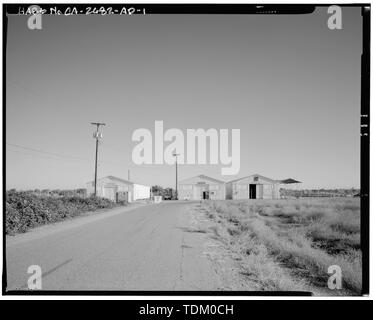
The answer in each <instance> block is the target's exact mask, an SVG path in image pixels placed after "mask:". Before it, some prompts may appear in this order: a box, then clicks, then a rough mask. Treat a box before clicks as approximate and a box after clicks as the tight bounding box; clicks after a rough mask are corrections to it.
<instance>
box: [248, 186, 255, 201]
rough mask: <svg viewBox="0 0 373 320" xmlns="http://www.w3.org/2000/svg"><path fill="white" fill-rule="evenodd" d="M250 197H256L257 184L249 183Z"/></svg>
mask: <svg viewBox="0 0 373 320" xmlns="http://www.w3.org/2000/svg"><path fill="white" fill-rule="evenodd" d="M249 199H256V184H249Z"/></svg>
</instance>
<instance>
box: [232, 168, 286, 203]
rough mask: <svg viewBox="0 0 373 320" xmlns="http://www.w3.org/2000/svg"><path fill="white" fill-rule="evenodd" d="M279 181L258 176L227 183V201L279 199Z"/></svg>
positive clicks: (254, 175)
mask: <svg viewBox="0 0 373 320" xmlns="http://www.w3.org/2000/svg"><path fill="white" fill-rule="evenodd" d="M280 183H281V181H278V180H274V179H270V178H266V177H263V176H261V175H259V174H253V175H251V176H247V177H243V178H240V179H236V180H232V181H230V182H227V184H226V191H227V199H233V200H239V199H280V187H279V186H280Z"/></svg>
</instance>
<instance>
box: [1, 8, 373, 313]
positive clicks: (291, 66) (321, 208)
mask: <svg viewBox="0 0 373 320" xmlns="http://www.w3.org/2000/svg"><path fill="white" fill-rule="evenodd" d="M370 10H371V6H370V4H368V3H363V4H353V3H351V4H338V3H336V4H333V3H331V4H295V3H289V4H272V5H267V4H262V5H261V4H232V5H230V4H187V3H186V4H182V5H181V4H180V5H179V4H176V3H173V4H172V3H170V4H166V3H163V4H140V3H136V4H135V3H133V4H130V3H115V4H109V3H101V4H100V3H91V4H82V3H76V4H73V3H59V4H52V3H49V4H45V3H39V4H37V3H34V4H32V3H29V4H25V3H17V4H16V3H4V4H3V17H2V19H3V22H2V25H3V113H2V114H3V121H2V126H3V138H2V143H3V201H2V205H3V217H2V219H3V230H2V232H3V270H2V272H3V278H2V281H3V282H2V285H3V295H10V296H11V295H25V296H26V295H30V294H31V295H34V294H36V295H38V294H49V295H59V294H69V295H74V294H82V295H90V294H96V295H100V294H102V295H112V294H113V295H143V296H146V295H150V296H152V295H163V294H164V295H166V296H174V295H189V296H190V295H193V296H224V295H236V296H259V295H260V296H262V295H280V296H281V295H284V296H288V295H292V296H299V297H300V296H310V297H359V296H363V295H367V294H369V264H368V262H369V251H368V250H369V114H370V107H369V106H370V105H369V91H370V79H369V78H370V71H369V70H370ZM210 307H211V306H210ZM171 309H172V308H171ZM171 309H170V310H167V309H164V312H165V314H164V315H165V316H167V317H168V316H171V313H172V310H171ZM215 309H216V308H215ZM215 309H213V308H210V309H209V312H210V313H211V312H213V310H215ZM193 310H194V309H193V308H191V309H186V311H185V312H188V311H189V314H193ZM153 311H154V310H153ZM177 311H179V310H177ZM197 311H198V310H197ZM197 311H196V312H197ZM200 311H201V310H199V311H198V312H200ZM218 311H219V314H224V312H225V314H229V312H230V311H231V310H230V309H229V306H225V307H224V308H223V307H222V308H221V309H216V310H215V312H218ZM141 312H144V313H141ZM151 312H152V310H151V308H150V307H148V306H147V307H146V308H145V307H144V309H141V310H140V311H139V313H140V314H152V313H151ZM154 312H156V311H154ZM167 312H170V314H169V315H168V314H167ZM174 312H175V310H174ZM186 314H188V313H186Z"/></svg>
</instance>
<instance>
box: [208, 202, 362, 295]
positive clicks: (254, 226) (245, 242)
mask: <svg viewBox="0 0 373 320" xmlns="http://www.w3.org/2000/svg"><path fill="white" fill-rule="evenodd" d="M202 209H203V211H205V213H206V215H207V217H208V218H209V219H211V220H212V221H213V222H214V224H213V226H212V227H211V229H213V230H212V231H213V233H214V237H216V238H217V239H218V240H220V241H222V242H223V243H224V246H225V247H226V248H228V250H230V251H232V252H234V253H235V254H237V255H238V256H239V259H238V260H240V265H241V273H242V274H243V275H244V276H245V277H246V278H247V279H249V280H250V282H251V283H254V284H255V287H256V288H255V289H256V290H265V291H267V290H281V291H282V290H291V291H294V290H306V288H308V289H309V288H311V289H309V290H312V291H319V294H320V292H321V294H331V295H334V294H349V295H358V294H359V293H360V290H361V282H362V263H361V250H360V199H357V198H325V199H316V198H309V199H296V200H249V201H248V200H246V201H237V200H236V201H235V200H228V201H207V202H204V203H203V204H202ZM331 265H338V266H340V268H341V269H342V285H343V289H342V290H339V291H338V290H329V289H328V288H327V280H328V278H329V276H330V275H329V274H328V273H327V270H328V267H329V266H331ZM337 291H338V292H337Z"/></svg>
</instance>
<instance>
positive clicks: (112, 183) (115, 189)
mask: <svg viewBox="0 0 373 320" xmlns="http://www.w3.org/2000/svg"><path fill="white" fill-rule="evenodd" d="M86 186H87V194H88V195H92V194H94V192H95V182H94V181H91V182H88V183H87V185H86ZM97 196H99V197H103V198H107V199H110V200H112V201H122V200H124V201H128V202H132V201H136V200H140V199H149V198H150V187H149V186H144V185H141V184H137V183H134V182H132V181H128V180H124V179H121V178H117V177H113V176H107V177H104V178H100V179H97Z"/></svg>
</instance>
